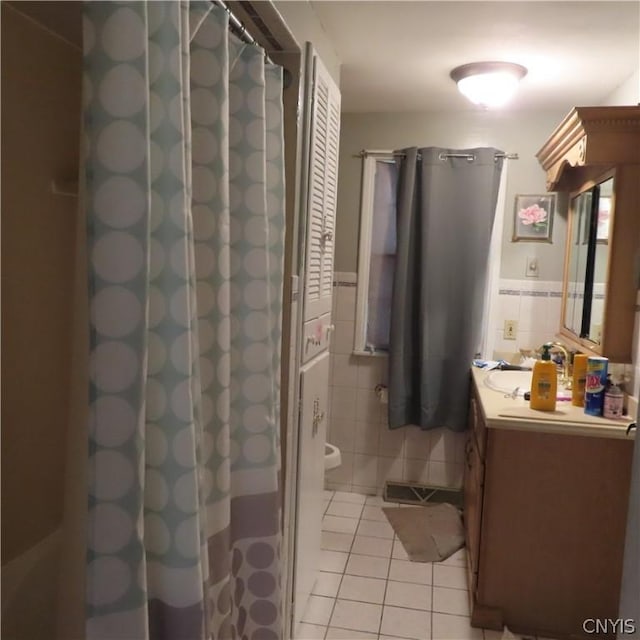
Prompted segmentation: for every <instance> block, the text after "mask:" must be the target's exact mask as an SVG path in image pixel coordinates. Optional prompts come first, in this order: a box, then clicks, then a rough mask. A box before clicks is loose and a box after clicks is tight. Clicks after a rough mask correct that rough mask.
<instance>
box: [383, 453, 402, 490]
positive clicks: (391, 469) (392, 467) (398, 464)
mask: <svg viewBox="0 0 640 640" xmlns="http://www.w3.org/2000/svg"><path fill="white" fill-rule="evenodd" d="M403 471H404V460H403V459H402V458H401V457H400V456H398V457H396V458H384V457H382V456H380V457H379V458H378V479H377V482H376V486H377V487H378V489H382V488H383V487H384V485H385V482H387V481H396V482H403V479H404V475H403Z"/></svg>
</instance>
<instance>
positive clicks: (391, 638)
mask: <svg viewBox="0 0 640 640" xmlns="http://www.w3.org/2000/svg"><path fill="white" fill-rule="evenodd" d="M429 638H431V634H429V635H427V636H425V639H426V640H429ZM378 640H407V639H406V638H398V636H383V635H380V636H378Z"/></svg>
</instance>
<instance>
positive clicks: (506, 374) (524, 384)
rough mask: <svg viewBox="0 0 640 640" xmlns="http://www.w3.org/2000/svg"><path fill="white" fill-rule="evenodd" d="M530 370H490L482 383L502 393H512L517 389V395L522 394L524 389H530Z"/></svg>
mask: <svg viewBox="0 0 640 640" xmlns="http://www.w3.org/2000/svg"><path fill="white" fill-rule="evenodd" d="M532 373H533V372H532V371H499V370H496V371H492V372H491V373H490V374H489V375H488V376H487V377H486V378H485V379H484V383H485V385H487V387H489V389H493V390H494V391H501V392H502V393H513V391H514V389H516V388H517V389H518V395H519V396H520V397H522V396H524V394H525V391H531V376H532Z"/></svg>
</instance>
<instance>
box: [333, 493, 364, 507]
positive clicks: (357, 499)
mask: <svg viewBox="0 0 640 640" xmlns="http://www.w3.org/2000/svg"><path fill="white" fill-rule="evenodd" d="M366 499H367V496H365V495H364V494H360V493H350V492H347V491H336V492H335V493H334V494H333V501H334V502H352V503H354V504H364V503H365V500H366Z"/></svg>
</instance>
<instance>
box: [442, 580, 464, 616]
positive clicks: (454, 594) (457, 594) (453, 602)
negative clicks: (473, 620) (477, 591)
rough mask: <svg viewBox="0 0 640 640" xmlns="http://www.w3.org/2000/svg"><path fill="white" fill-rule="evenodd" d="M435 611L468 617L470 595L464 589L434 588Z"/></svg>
mask: <svg viewBox="0 0 640 640" xmlns="http://www.w3.org/2000/svg"><path fill="white" fill-rule="evenodd" d="M433 611H438V612H439V613H452V614H454V615H457V616H468V615H470V612H469V595H468V593H467V592H466V591H465V590H464V589H448V588H447V587H433Z"/></svg>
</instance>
